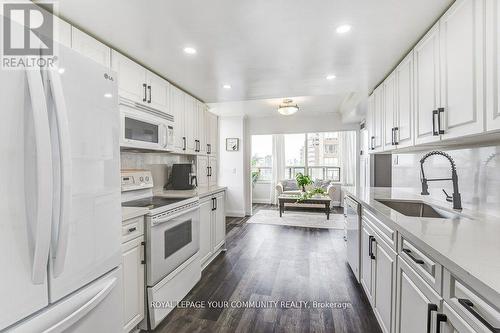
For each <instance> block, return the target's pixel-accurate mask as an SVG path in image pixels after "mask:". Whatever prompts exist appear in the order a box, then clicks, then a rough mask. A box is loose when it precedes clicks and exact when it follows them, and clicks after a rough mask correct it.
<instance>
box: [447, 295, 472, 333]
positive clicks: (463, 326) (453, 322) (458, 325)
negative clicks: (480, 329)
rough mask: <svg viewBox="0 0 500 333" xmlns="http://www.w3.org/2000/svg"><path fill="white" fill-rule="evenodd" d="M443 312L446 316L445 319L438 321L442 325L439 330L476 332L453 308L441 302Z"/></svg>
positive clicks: (453, 332)
mask: <svg viewBox="0 0 500 333" xmlns="http://www.w3.org/2000/svg"><path fill="white" fill-rule="evenodd" d="M443 314H444V315H445V316H446V321H444V322H443V323H440V325H442V326H441V327H440V328H441V332H443V333H457V332H458V333H474V332H476V331H475V330H474V329H473V328H472V327H470V325H469V324H468V323H467V322H466V321H465V320H464V319H463V318H461V317H460V316H459V315H458V314H457V313H456V312H455V311H453V309H452V308H451V307H450V306H449V305H448V304H447V303H446V302H443Z"/></svg>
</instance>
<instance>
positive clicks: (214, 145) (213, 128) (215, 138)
mask: <svg viewBox="0 0 500 333" xmlns="http://www.w3.org/2000/svg"><path fill="white" fill-rule="evenodd" d="M218 149H219V117H217V115H215V114H213V113H210V154H211V155H215V154H217V151H218Z"/></svg>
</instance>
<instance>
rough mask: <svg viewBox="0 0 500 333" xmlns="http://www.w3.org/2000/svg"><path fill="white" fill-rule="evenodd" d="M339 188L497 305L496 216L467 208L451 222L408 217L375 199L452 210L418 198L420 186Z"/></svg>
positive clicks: (499, 247) (499, 253) (499, 230)
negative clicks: (421, 204) (400, 201)
mask: <svg viewBox="0 0 500 333" xmlns="http://www.w3.org/2000/svg"><path fill="white" fill-rule="evenodd" d="M343 189H344V190H345V191H346V192H347V193H348V194H350V195H351V196H353V197H354V198H356V199H357V201H358V202H359V203H360V204H361V205H362V206H363V207H364V208H366V209H368V210H370V211H371V212H373V213H374V214H375V215H376V217H377V218H379V219H381V220H382V221H383V222H384V223H386V224H387V225H388V226H390V227H393V228H395V229H396V230H398V232H400V233H401V234H402V235H403V236H404V237H406V238H408V239H409V240H410V241H412V242H414V243H415V245H417V246H418V247H420V248H422V250H424V251H426V252H428V253H429V254H430V255H431V256H433V257H434V259H435V260H437V261H438V262H440V263H441V264H442V265H443V266H445V267H446V268H447V269H448V270H449V271H450V272H452V273H454V274H455V275H456V276H457V277H459V278H460V279H462V280H463V281H464V282H466V283H469V284H471V285H472V286H473V287H475V288H477V287H479V288H481V289H480V290H481V291H482V292H485V293H487V294H486V295H488V296H492V299H493V300H494V301H495V302H498V303H497V304H500V260H499V258H500V240H499V238H500V218H498V217H494V216H487V215H484V214H481V213H480V212H478V211H470V210H463V211H462V212H461V214H462V215H461V216H458V217H456V218H453V219H452V220H449V219H435V218H419V217H408V216H405V215H402V214H400V213H398V212H397V211H395V210H393V209H391V208H389V207H387V206H385V205H384V204H382V203H380V202H378V201H376V200H375V199H403V200H419V201H423V202H426V203H429V204H432V205H434V206H437V207H439V208H443V210H446V211H449V212H453V210H452V209H451V205H452V204H451V203H449V202H446V201H444V200H442V201H440V200H435V199H432V198H429V197H427V196H422V195H420V190H421V189H420V188H418V189H416V188H388V187H387V188H385V187H378V188H377V187H375V188H366V189H359V188H354V187H343Z"/></svg>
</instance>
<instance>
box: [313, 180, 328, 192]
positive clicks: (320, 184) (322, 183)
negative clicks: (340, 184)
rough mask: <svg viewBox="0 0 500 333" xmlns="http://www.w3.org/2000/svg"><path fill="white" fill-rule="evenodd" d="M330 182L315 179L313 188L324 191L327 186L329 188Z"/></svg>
mask: <svg viewBox="0 0 500 333" xmlns="http://www.w3.org/2000/svg"><path fill="white" fill-rule="evenodd" d="M331 182H332V181H331V180H324V179H316V180H315V181H314V187H315V188H322V189H323V190H325V191H326V189H327V188H328V186H330V183H331Z"/></svg>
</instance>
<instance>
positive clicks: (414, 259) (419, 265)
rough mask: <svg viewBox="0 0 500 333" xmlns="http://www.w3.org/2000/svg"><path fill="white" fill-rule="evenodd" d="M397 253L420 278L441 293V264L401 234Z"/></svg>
mask: <svg viewBox="0 0 500 333" xmlns="http://www.w3.org/2000/svg"><path fill="white" fill-rule="evenodd" d="M398 244H399V246H398V253H399V255H400V256H401V258H403V259H404V260H405V261H406V263H407V264H408V265H410V266H411V267H412V268H413V269H414V270H415V271H416V272H417V273H418V274H419V275H420V277H421V278H422V279H424V280H425V282H427V283H428V284H429V285H431V286H432V288H433V289H434V290H435V291H437V292H438V293H439V294H441V290H442V282H441V281H442V279H441V277H442V275H443V266H441V264H439V263H438V262H436V261H435V260H434V259H432V257H430V256H429V255H428V254H426V253H425V252H424V251H422V250H421V249H419V248H418V247H416V246H415V245H414V244H413V243H411V242H410V241H409V240H407V239H405V238H404V237H403V236H401V235H400V236H399V242H398Z"/></svg>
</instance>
